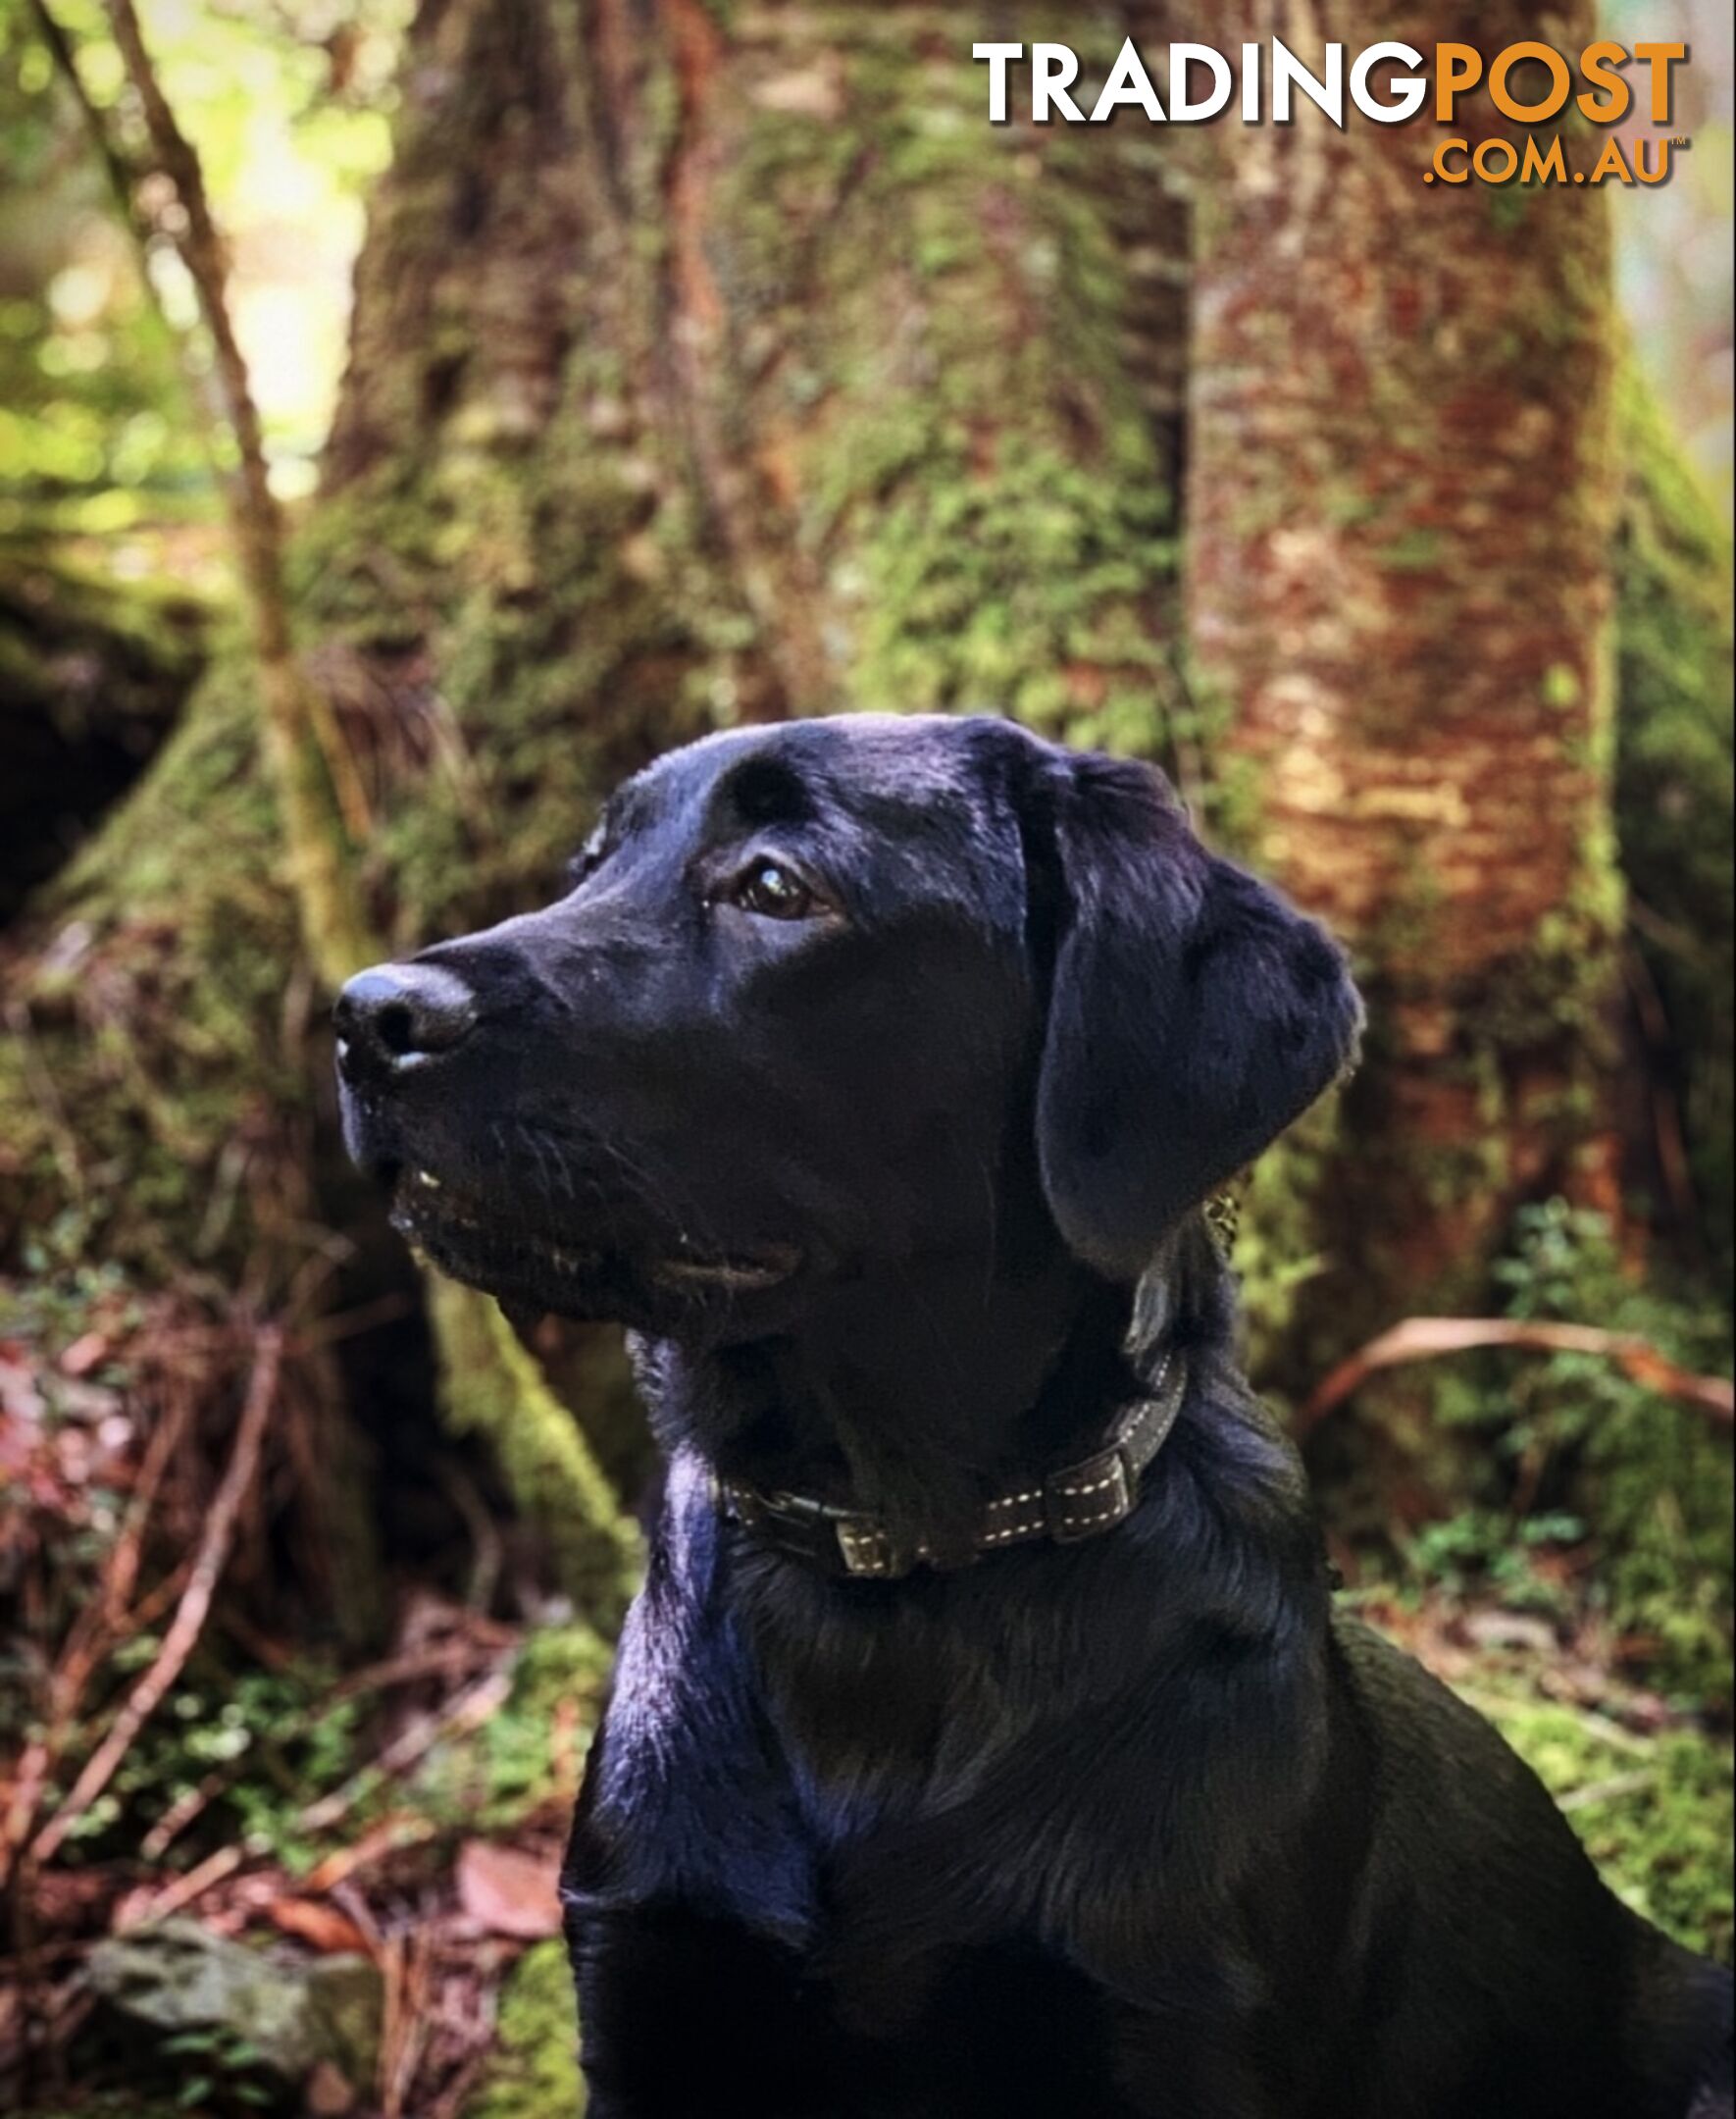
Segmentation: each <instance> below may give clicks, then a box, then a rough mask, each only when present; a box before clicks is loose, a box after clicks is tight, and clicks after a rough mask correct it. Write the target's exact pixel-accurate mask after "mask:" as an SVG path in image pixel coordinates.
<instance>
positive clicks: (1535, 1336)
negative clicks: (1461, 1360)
mask: <svg viewBox="0 0 1736 2119" xmlns="http://www.w3.org/2000/svg"><path fill="white" fill-rule="evenodd" d="M1476 1347H1517V1348H1520V1349H1522V1350H1524V1351H1525V1352H1528V1353H1534V1354H1593V1355H1601V1356H1602V1357H1603V1358H1604V1359H1605V1360H1607V1361H1612V1362H1614V1363H1615V1365H1616V1366H1617V1367H1618V1368H1620V1369H1622V1370H1625V1371H1626V1372H1627V1374H1629V1375H1630V1376H1632V1377H1633V1379H1634V1380H1635V1382H1637V1383H1644V1384H1646V1385H1647V1386H1648V1387H1649V1388H1650V1389H1652V1390H1656V1391H1661V1392H1662V1393H1663V1395H1664V1396H1665V1397H1667V1398H1679V1399H1680V1400H1681V1401H1682V1402H1683V1403H1684V1404H1685V1405H1692V1406H1698V1407H1699V1408H1700V1410H1701V1411H1702V1412H1703V1413H1705V1414H1706V1415H1707V1416H1708V1417H1709V1418H1710V1420H1711V1421H1712V1422H1713V1424H1714V1425H1716V1426H1719V1427H1731V1426H1736V1387H1732V1385H1731V1384H1730V1383H1728V1382H1727V1381H1726V1380H1725V1379H1724V1378H1723V1377H1722V1376H1705V1375H1696V1374H1695V1373H1694V1372H1693V1371H1692V1370H1688V1369H1683V1368H1681V1367H1680V1366H1679V1365H1678V1364H1677V1363H1675V1362H1672V1361H1671V1360H1670V1359H1669V1357H1668V1356H1667V1355H1666V1354H1662V1353H1660V1352H1659V1350H1658V1348H1657V1347H1655V1346H1654V1345H1653V1344H1652V1342H1651V1341H1650V1340H1649V1339H1642V1338H1640V1337H1639V1336H1638V1335H1637V1334H1636V1333H1634V1332H1612V1331H1601V1330H1599V1329H1598V1328H1597V1327H1596V1326H1595V1325H1591V1324H1550V1323H1541V1322H1531V1321H1528V1320H1525V1319H1520V1318H1433V1317H1418V1318H1405V1319H1404V1322H1403V1323H1402V1324H1395V1325H1394V1326H1393V1328H1392V1330H1391V1331H1385V1332H1382V1333H1381V1334H1380V1336H1379V1338H1377V1339H1371V1340H1369V1342H1368V1344H1367V1345H1366V1346H1363V1347H1358V1348H1357V1350H1356V1351H1355V1353H1354V1354H1352V1355H1350V1356H1349V1357H1348V1358H1347V1359H1346V1360H1344V1361H1342V1362H1340V1363H1339V1365H1338V1367H1337V1368H1336V1369H1334V1370H1332V1372H1331V1374H1330V1375H1328V1376H1327V1377H1326V1378H1325V1380H1324V1381H1323V1382H1322V1383H1320V1384H1319V1386H1318V1387H1317V1388H1316V1389H1315V1391H1314V1392H1313V1394H1312V1396H1311V1397H1310V1398H1309V1399H1308V1400H1307V1402H1306V1404H1305V1405H1303V1407H1302V1411H1301V1412H1300V1413H1299V1414H1298V1415H1297V1419H1296V1434H1297V1436H1298V1438H1299V1439H1301V1438H1302V1437H1303V1436H1306V1435H1307V1434H1308V1433H1310V1432H1311V1430H1312V1429H1313V1428H1314V1427H1315V1426H1317V1425H1318V1424H1319V1422H1320V1421H1323V1420H1324V1419H1325V1418H1326V1416H1327V1414H1328V1413H1330V1412H1332V1411H1333V1409H1334V1408H1335V1407H1336V1406H1340V1405H1342V1404H1343V1403H1344V1401H1345V1400H1346V1399H1347V1398H1348V1397H1350V1395H1351V1394H1352V1392H1353V1391H1354V1390H1356V1389H1357V1388H1358V1387H1359V1386H1360V1385H1361V1384H1362V1383H1363V1382H1365V1381H1366V1380H1367V1378H1368V1377H1369V1376H1371V1375H1372V1374H1373V1373H1374V1372H1375V1370H1378V1369H1394V1368H1398V1367H1399V1366H1400V1365H1402V1364H1403V1363H1405V1362H1415V1361H1434V1360H1436V1359H1437V1358H1438V1357H1439V1356H1441V1355H1443V1354H1463V1353H1467V1352H1469V1351H1470V1350H1471V1349H1473V1348H1476Z"/></svg>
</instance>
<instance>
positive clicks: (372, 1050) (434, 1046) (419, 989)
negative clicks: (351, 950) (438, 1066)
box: [332, 963, 477, 1080]
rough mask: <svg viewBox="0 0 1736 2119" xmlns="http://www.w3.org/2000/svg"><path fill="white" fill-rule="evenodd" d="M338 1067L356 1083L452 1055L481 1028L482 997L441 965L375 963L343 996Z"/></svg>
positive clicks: (336, 1016)
mask: <svg viewBox="0 0 1736 2119" xmlns="http://www.w3.org/2000/svg"><path fill="white" fill-rule="evenodd" d="M332 1019H333V1021H334V1022H335V1023H336V1025H337V1063H338V1065H339V1066H340V1067H341V1068H342V1070H343V1072H344V1074H345V1075H346V1076H347V1077H348V1078H349V1079H351V1080H355V1079H358V1078H360V1077H361V1076H363V1075H366V1074H374V1075H376V1076H379V1075H385V1074H390V1073H391V1072H392V1071H393V1070H394V1069H395V1068H398V1067H402V1066H407V1065H410V1064H412V1063H413V1062H414V1061H416V1060H418V1059H431V1058H433V1057H434V1055H435V1054H436V1053H444V1052H450V1051H451V1050H452V1048H453V1046H455V1045H457V1044H460V1043H461V1042H462V1041H463V1040H464V1038H466V1037H467V1036H468V1035H469V1034H470V1032H471V1030H472V1029H473V1028H474V1027H475V1025H476V1019H477V1011H476V997H475V996H474V995H473V994H472V992H471V990H470V988H469V987H468V986H467V985H466V984H465V983H464V981H463V980H462V979H461V978H459V977H458V976H457V974H456V973H455V972H452V971H446V970H442V969H441V967H440V966H439V965H438V964H430V963H387V964H374V965H373V966H371V967H370V968H369V969H368V970H366V971H358V972H357V973H356V975H355V977H354V978H353V979H351V980H350V981H349V983H348V984H347V985H346V986H345V987H344V989H343V991H342V992H341V993H340V994H339V995H338V997H337V1006H336V1007H335V1008H334V1009H333V1010H332Z"/></svg>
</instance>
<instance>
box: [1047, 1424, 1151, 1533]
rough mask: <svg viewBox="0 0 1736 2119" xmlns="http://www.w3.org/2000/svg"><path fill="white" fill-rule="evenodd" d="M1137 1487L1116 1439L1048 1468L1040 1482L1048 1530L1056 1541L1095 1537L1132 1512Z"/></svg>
mask: <svg viewBox="0 0 1736 2119" xmlns="http://www.w3.org/2000/svg"><path fill="white" fill-rule="evenodd" d="M1138 1491H1139V1477H1138V1474H1137V1473H1136V1472H1135V1470H1134V1467H1133V1464H1132V1461H1131V1460H1130V1458H1129V1456H1128V1453H1127V1451H1126V1450H1125V1449H1123V1448H1122V1447H1121V1445H1120V1444H1119V1443H1116V1444H1115V1445H1113V1446H1112V1447H1111V1448H1109V1449H1105V1450H1099V1451H1098V1454H1097V1455H1096V1456H1095V1457H1085V1458H1082V1459H1081V1460H1080V1462H1079V1463H1078V1464H1070V1465H1067V1466H1065V1467H1064V1468H1063V1469H1062V1470H1061V1471H1059V1472H1051V1473H1049V1475H1048V1477H1047V1478H1046V1479H1045V1480H1044V1482H1043V1503H1044V1511H1045V1514H1046V1516H1047V1524H1048V1534H1049V1536H1050V1537H1051V1538H1053V1539H1054V1541H1055V1543H1056V1544H1057V1545H1072V1544H1076V1543H1077V1542H1078V1541H1079V1539H1081V1538H1088V1537H1096V1536H1097V1534H1098V1531H1100V1530H1107V1529H1110V1528H1111V1527H1112V1526H1113V1525H1116V1524H1118V1523H1120V1522H1122V1521H1123V1520H1124V1519H1125V1518H1126V1517H1127V1516H1128V1515H1130V1514H1131V1513H1132V1510H1133V1504H1134V1499H1135V1496H1136V1495H1137V1494H1138Z"/></svg>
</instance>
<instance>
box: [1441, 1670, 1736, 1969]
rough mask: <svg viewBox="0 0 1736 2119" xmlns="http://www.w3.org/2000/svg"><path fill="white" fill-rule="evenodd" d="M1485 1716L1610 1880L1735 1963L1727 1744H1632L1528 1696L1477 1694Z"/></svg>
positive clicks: (1674, 1734) (1632, 1739)
mask: <svg viewBox="0 0 1736 2119" xmlns="http://www.w3.org/2000/svg"><path fill="white" fill-rule="evenodd" d="M1471 1696H1472V1701H1473V1704H1474V1705H1476V1706H1477V1707H1479V1708H1481V1709H1482V1710H1483V1711H1484V1712H1485V1713H1486V1714H1488V1716H1489V1717H1490V1719H1491V1720H1492V1721H1493V1722H1494V1724H1495V1726H1496V1727H1497V1728H1498V1729H1499V1730H1500V1731H1501V1732H1502V1734H1503V1735H1504V1736H1506V1739H1507V1741H1508V1742H1509V1743H1510V1744H1511V1745H1512V1746H1513V1748H1514V1750H1515V1751H1517V1752H1518V1753H1519V1755H1520V1756H1521V1757H1522V1758H1523V1759H1525V1760H1526V1761H1527V1763H1528V1764H1529V1765H1530V1766H1531V1767H1532V1768H1533V1769H1534V1771H1535V1772H1536V1773H1537V1774H1538V1775H1539V1777H1540V1778H1541V1779H1542V1781H1543V1782H1544V1783H1545V1785H1546V1786H1548V1788H1549V1789H1550V1790H1551V1792H1552V1793H1553V1794H1554V1795H1555V1796H1556V1797H1557V1799H1561V1798H1565V1802H1566V1807H1567V1815H1568V1818H1569V1820H1570V1822H1571V1823H1572V1826H1573V1829H1574V1830H1575V1832H1577V1833H1578V1835H1579V1836H1580V1837H1581V1839H1583V1840H1584V1842H1585V1845H1586V1849H1587V1851H1588V1852H1589V1853H1590V1855H1591V1856H1592V1859H1593V1860H1594V1861H1595V1862H1596V1863H1597V1864H1598V1867H1599V1868H1600V1869H1601V1870H1602V1871H1603V1873H1604V1875H1605V1877H1606V1878H1607V1879H1608V1882H1609V1883H1610V1884H1611V1885H1612V1886H1614V1887H1615V1889H1616V1890H1617V1891H1619V1892H1620V1894H1621V1896H1622V1897H1623V1898H1624V1899H1625V1900H1626V1901H1627V1903H1628V1904H1629V1905H1631V1906H1632V1907H1633V1908H1634V1910H1635V1911H1636V1912H1638V1913H1642V1914H1644V1915H1645V1917H1646V1918H1647V1919H1648V1920H1652V1921H1656V1922H1657V1923H1658V1924H1659V1927H1661V1928H1663V1929H1664V1930H1665V1931H1666V1932H1667V1933H1669V1934H1670V1935H1673V1936H1674V1937H1675V1938H1677V1940H1678V1941H1681V1942H1685V1943H1686V1944H1688V1946H1689V1947H1690V1948H1692V1949H1698V1950H1706V1951H1710V1953H1711V1954H1713V1955H1714V1956H1717V1957H1720V1958H1722V1959H1723V1960H1724V1961H1725V1962H1726V1963H1727V1962H1728V1961H1729V1959H1730V1954H1731V1881H1730V1809H1731V1801H1732V1789H1733V1783H1732V1761H1731V1750H1730V1745H1729V1743H1728V1742H1727V1741H1725V1740H1721V1739H1717V1738H1713V1737H1710V1736H1706V1735H1702V1734H1700V1733H1699V1732H1698V1731H1688V1730H1677V1731H1669V1732H1667V1733H1664V1734H1662V1735H1659V1736H1654V1737H1645V1738H1641V1737H1636V1736H1634V1735H1632V1734H1630V1733H1629V1732H1628V1731H1625V1730H1623V1729H1621V1728H1619V1727H1617V1726H1615V1725H1613V1724H1608V1723H1604V1722H1602V1721H1600V1719H1599V1718H1598V1717H1596V1716H1593V1715H1589V1714H1585V1713H1581V1712H1576V1711H1575V1710H1573V1709H1572V1708H1568V1707H1563V1706H1559V1705H1557V1704H1556V1703H1555V1702H1553V1701H1550V1700H1543V1699H1539V1698H1538V1697H1537V1696H1536V1695H1535V1694H1534V1693H1531V1692H1526V1691H1521V1690H1519V1689H1517V1688H1514V1689H1511V1690H1498V1691H1485V1690H1481V1689H1479V1690H1477V1691H1475V1692H1474V1693H1473V1694H1472V1695H1471Z"/></svg>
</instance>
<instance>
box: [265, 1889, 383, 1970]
mask: <svg viewBox="0 0 1736 2119" xmlns="http://www.w3.org/2000/svg"><path fill="white" fill-rule="evenodd" d="M266 1914H267V1917H268V1918H269V1919H270V1920H271V1922H272V1924H273V1926H274V1927H277V1928H281V1929H282V1931H283V1933H284V1934H285V1935H291V1936H294V1937H295V1938H296V1939H297V1940H298V1941H301V1942H305V1943H307V1944H308V1945H309V1947H310V1948H313V1949H317V1950H319V1951H320V1952H321V1954H322V1955H324V1956H329V1957H336V1956H340V1955H343V1954H345V1953H347V1952H349V1951H352V1950H353V1951H356V1952H357V1953H359V1954H361V1955H363V1956H366V1955H367V1954H368V1938H367V1937H366V1936H365V1935H363V1933H362V1931H361V1930H360V1929H359V1928H358V1927H357V1926H356V1924H355V1922H354V1921H353V1920H351V1919H350V1917H349V1915H348V1914H347V1913H340V1912H338V1910H337V1908H336V1907H335V1906H330V1905H322V1904H321V1903H320V1901H319V1900H318V1899H317V1898H280V1899H278V1900H276V1902H275V1903H273V1904H272V1905H269V1906H267V1907H266Z"/></svg>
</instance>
